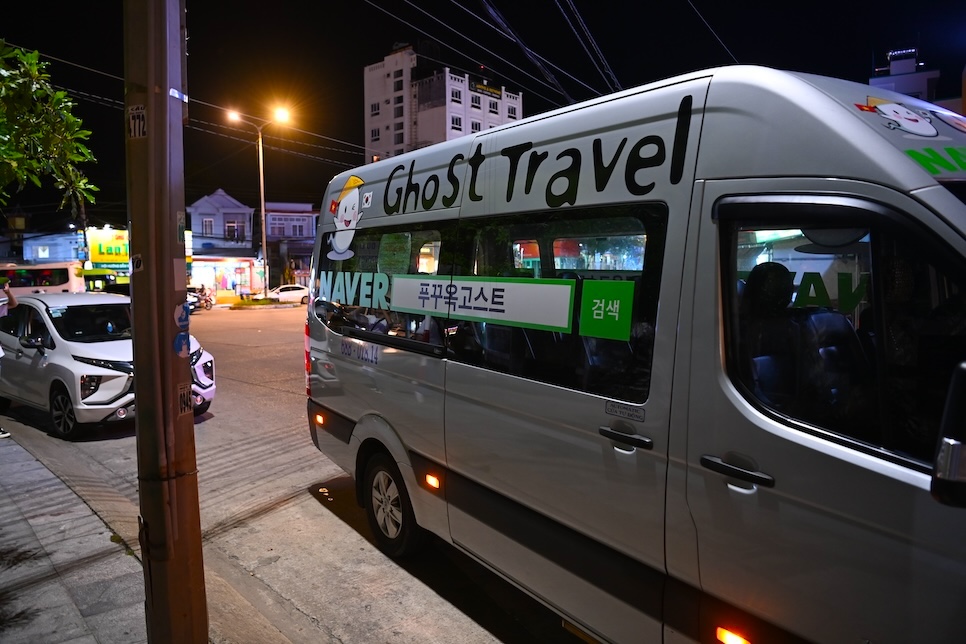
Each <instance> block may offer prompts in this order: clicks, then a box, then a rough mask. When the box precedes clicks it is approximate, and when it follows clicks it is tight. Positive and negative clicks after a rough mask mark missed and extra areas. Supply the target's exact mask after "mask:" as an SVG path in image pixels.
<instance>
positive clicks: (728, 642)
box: [715, 626, 751, 644]
mask: <svg viewBox="0 0 966 644" xmlns="http://www.w3.org/2000/svg"><path fill="white" fill-rule="evenodd" d="M715 635H716V636H717V637H718V641H719V642H721V643H722V644H751V642H749V641H748V640H746V639H745V638H743V637H742V636H741V635H738V634H737V633H734V632H732V631H729V630H728V629H727V628H723V627H721V626H719V627H718V630H717V631H715Z"/></svg>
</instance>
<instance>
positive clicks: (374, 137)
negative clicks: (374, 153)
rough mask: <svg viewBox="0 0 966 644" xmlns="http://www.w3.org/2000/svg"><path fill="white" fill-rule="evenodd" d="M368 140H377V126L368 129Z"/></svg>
mask: <svg viewBox="0 0 966 644" xmlns="http://www.w3.org/2000/svg"><path fill="white" fill-rule="evenodd" d="M369 140H370V141H378V140H379V128H377V127H374V128H372V129H371V130H369Z"/></svg>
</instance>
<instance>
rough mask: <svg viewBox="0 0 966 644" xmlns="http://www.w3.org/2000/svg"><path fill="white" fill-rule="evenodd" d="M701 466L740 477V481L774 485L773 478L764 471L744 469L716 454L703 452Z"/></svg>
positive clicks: (765, 485) (768, 485)
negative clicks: (726, 461)
mask: <svg viewBox="0 0 966 644" xmlns="http://www.w3.org/2000/svg"><path fill="white" fill-rule="evenodd" d="M701 466H702V467H706V468H708V469H709V470H711V471H712V472H717V473H718V474H724V475H725V476H730V477H732V478H736V479H741V480H742V481H748V482H749V483H754V484H755V485H761V486H762V487H775V479H774V478H772V477H770V476H768V475H767V474H765V473H764V472H754V471H752V470H746V469H745V468H743V467H738V466H737V465H731V464H730V463H725V462H724V461H722V460H721V459H720V458H718V457H717V456H711V455H709V454H705V455H704V456H702V457H701Z"/></svg>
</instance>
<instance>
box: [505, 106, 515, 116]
mask: <svg viewBox="0 0 966 644" xmlns="http://www.w3.org/2000/svg"><path fill="white" fill-rule="evenodd" d="M506 117H507V118H508V119H515V118H516V117H517V108H516V105H507V106H506Z"/></svg>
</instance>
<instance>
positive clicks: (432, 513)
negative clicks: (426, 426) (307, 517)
mask: <svg viewBox="0 0 966 644" xmlns="http://www.w3.org/2000/svg"><path fill="white" fill-rule="evenodd" d="M352 436H353V438H352V440H354V441H355V440H358V441H359V447H358V449H356V455H355V467H354V470H353V472H352V475H353V478H354V483H355V494H356V502H357V503H358V504H359V506H360V507H365V505H364V503H365V501H364V496H363V495H364V494H365V491H364V488H365V475H366V466H367V464H368V462H369V460H370V459H371V458H372V457H373V456H375V455H376V454H386V455H387V456H389V458H391V459H392V461H393V462H394V463H395V464H396V469H398V470H399V473H400V475H401V476H402V481H403V483H404V484H405V485H406V491H407V493H408V495H409V500H410V503H411V504H412V506H413V514H414V515H415V517H416V523H417V524H418V525H419V526H420V527H422V528H424V529H426V530H429V531H430V532H433V533H435V534H436V535H438V536H439V537H441V538H443V539H444V540H446V541H449V540H450V535H449V520H448V516H447V511H446V503H445V500H444V497H442V496H434V495H433V494H430V493H429V492H427V491H426V490H424V489H423V488H422V487H421V486H420V485H419V482H418V481H417V480H416V474H415V472H414V471H413V465H412V462H411V459H410V455H409V450H408V448H407V447H406V445H405V444H404V443H403V441H402V439H401V438H400V437H399V434H398V433H397V432H396V430H395V429H394V428H393V426H392V425H391V424H390V423H389V421H387V420H386V419H385V418H384V417H382V416H379V415H377V414H370V415H367V416H363V417H362V418H361V419H360V420H359V422H358V423H356V426H355V429H354V430H353V432H352Z"/></svg>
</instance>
